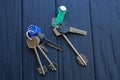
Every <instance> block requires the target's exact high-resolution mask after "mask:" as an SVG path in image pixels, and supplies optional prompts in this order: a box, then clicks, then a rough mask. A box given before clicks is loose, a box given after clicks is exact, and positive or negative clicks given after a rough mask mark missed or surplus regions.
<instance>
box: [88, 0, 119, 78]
mask: <svg viewBox="0 0 120 80" xmlns="http://www.w3.org/2000/svg"><path fill="white" fill-rule="evenodd" d="M90 2H91V5H90V6H91V20H92V32H93V43H94V44H93V46H94V61H95V63H94V64H95V74H96V77H95V78H96V80H120V70H119V67H120V58H119V57H120V54H119V50H120V49H119V48H120V38H119V37H120V36H119V35H120V31H119V30H120V17H119V15H120V5H119V4H120V1H119V0H111V1H109V0H90Z"/></svg>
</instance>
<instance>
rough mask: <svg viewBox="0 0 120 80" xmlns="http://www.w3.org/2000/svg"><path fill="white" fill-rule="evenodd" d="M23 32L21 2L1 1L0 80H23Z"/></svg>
mask: <svg viewBox="0 0 120 80" xmlns="http://www.w3.org/2000/svg"><path fill="white" fill-rule="evenodd" d="M13 2H14V3H13ZM21 31H22V28H21V1H20V0H10V1H9V0H0V80H22V32H21Z"/></svg>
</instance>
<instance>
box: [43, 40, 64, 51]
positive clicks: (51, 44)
mask: <svg viewBox="0 0 120 80" xmlns="http://www.w3.org/2000/svg"><path fill="white" fill-rule="evenodd" d="M45 45H48V46H50V47H53V48H55V49H57V50H60V51H62V50H63V48H62V47H61V46H59V45H57V44H56V43H54V42H52V41H50V40H46V43H45Z"/></svg>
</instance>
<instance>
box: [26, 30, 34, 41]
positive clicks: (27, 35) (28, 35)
mask: <svg viewBox="0 0 120 80" xmlns="http://www.w3.org/2000/svg"><path fill="white" fill-rule="evenodd" d="M29 32H33V33H35V32H34V31H33V30H28V31H27V32H26V36H27V38H28V39H30V40H32V38H30V36H29V35H28V33H29Z"/></svg>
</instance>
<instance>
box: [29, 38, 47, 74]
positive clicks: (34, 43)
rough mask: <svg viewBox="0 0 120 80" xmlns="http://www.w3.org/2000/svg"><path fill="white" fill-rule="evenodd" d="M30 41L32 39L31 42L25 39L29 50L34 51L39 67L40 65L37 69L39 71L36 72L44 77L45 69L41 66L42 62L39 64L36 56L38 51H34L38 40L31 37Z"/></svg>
mask: <svg viewBox="0 0 120 80" xmlns="http://www.w3.org/2000/svg"><path fill="white" fill-rule="evenodd" d="M31 39H32V40H30V39H27V45H28V47H29V48H32V49H34V51H35V54H36V57H37V60H38V62H39V65H40V67H39V68H38V70H39V71H38V72H39V73H40V74H43V75H45V72H46V68H45V67H43V66H42V62H41V60H40V57H39V55H38V51H37V49H36V48H37V46H38V45H39V43H40V39H39V38H38V37H32V38H31Z"/></svg>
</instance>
